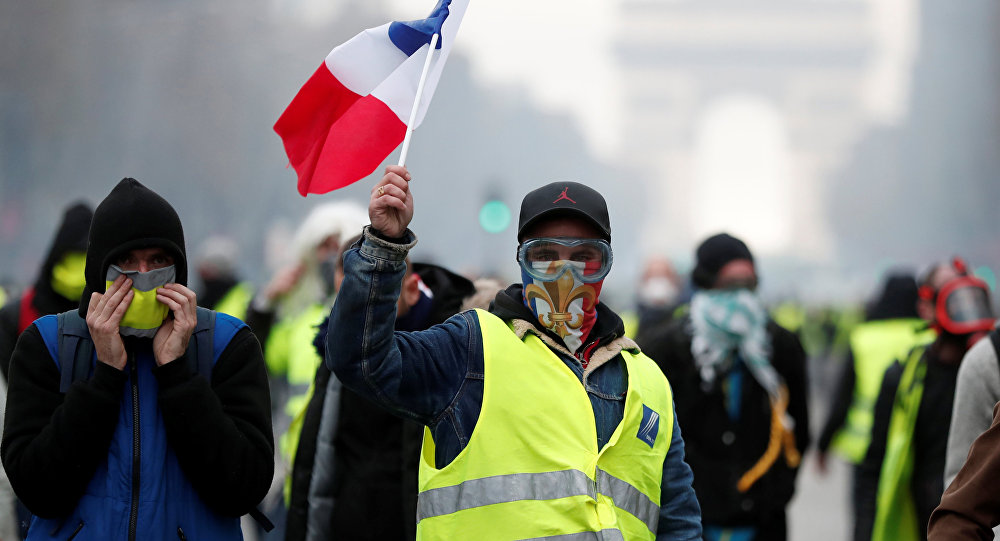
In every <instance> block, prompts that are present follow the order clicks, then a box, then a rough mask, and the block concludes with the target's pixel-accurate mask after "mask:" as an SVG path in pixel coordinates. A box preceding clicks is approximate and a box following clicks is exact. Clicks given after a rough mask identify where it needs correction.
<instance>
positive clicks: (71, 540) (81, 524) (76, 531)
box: [66, 520, 83, 541]
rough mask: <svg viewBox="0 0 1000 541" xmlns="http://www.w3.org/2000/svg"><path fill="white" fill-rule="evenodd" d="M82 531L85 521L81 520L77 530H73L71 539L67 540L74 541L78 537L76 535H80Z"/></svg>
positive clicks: (67, 540)
mask: <svg viewBox="0 0 1000 541" xmlns="http://www.w3.org/2000/svg"><path fill="white" fill-rule="evenodd" d="M82 529H83V521H82V520H81V521H80V524H78V525H77V527H76V529H75V530H73V533H71V534H69V537H67V538H66V541H73V539H74V538H75V537H76V534H78V533H80V530H82Z"/></svg>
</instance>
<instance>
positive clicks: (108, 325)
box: [87, 274, 135, 370]
mask: <svg viewBox="0 0 1000 541" xmlns="http://www.w3.org/2000/svg"><path fill="white" fill-rule="evenodd" d="M134 296H135V294H134V293H133V292H132V280H130V279H129V278H127V277H126V276H125V275H124V274H123V275H121V276H119V277H118V278H116V279H115V281H114V282H112V283H111V287H109V288H108V290H107V291H105V292H104V293H97V292H94V293H92V294H91V295H90V304H89V305H88V306H87V328H88V329H90V338H91V340H93V341H94V351H96V352H97V360H98V361H100V362H102V363H104V364H108V365H111V366H113V367H115V368H117V369H118V370H124V369H125V362H126V361H127V360H128V355H127V354H126V353H125V344H124V343H123V342H122V337H121V335H119V334H118V327H119V325H120V324H121V321H122V317H124V316H125V311H126V310H128V307H129V305H130V304H132V297H134Z"/></svg>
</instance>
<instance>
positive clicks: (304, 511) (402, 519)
mask: <svg viewBox="0 0 1000 541" xmlns="http://www.w3.org/2000/svg"><path fill="white" fill-rule="evenodd" d="M413 272H416V273H417V274H418V275H419V276H420V279H421V281H423V283H424V285H426V286H427V287H428V288H429V289H430V292H431V295H428V294H427V293H426V292H423V291H422V292H421V295H420V299H419V300H418V301H417V304H415V305H414V306H412V307H410V310H409V312H408V313H407V314H406V315H405V316H403V317H398V318H396V330H399V331H418V330H423V329H426V328H428V327H430V326H432V325H436V324H438V323H441V322H443V321H444V320H446V319H448V317H450V316H452V315H454V314H455V313H456V312H458V310H459V307H460V306H461V303H462V300H463V299H464V298H465V297H467V296H469V295H471V294H472V293H474V292H475V288H474V287H473V285H472V282H470V281H469V280H467V279H466V278H463V277H461V276H458V275H457V274H454V273H452V272H450V271H448V270H446V269H444V268H441V267H438V266H436V265H427V264H421V263H414V264H413ZM328 324H329V319H327V320H326V321H325V322H324V323H323V325H321V326H320V332H319V333H318V336H317V346H318V347H319V348H320V355H323V350H324V349H325V345H326V332H327V328H328ZM331 376H332V373H331V372H330V369H329V368H327V366H326V363H323V364H321V365H320V366H319V368H318V369H317V371H316V379H315V382H314V385H313V395H312V398H311V399H310V400H309V405H308V407H307V408H306V414H305V419H304V421H303V426H302V432H301V434H300V436H299V445H298V447H297V449H296V453H295V460H294V462H293V464H292V474H291V475H292V490H291V502H290V504H289V509H288V522H287V526H286V529H285V539H286V540H288V541H293V540H296V541H298V540H304V539H332V538H334V537H336V538H340V539H359V540H360V539H372V540H392V539H413V538H414V537H415V536H416V523H415V517H416V513H417V462H418V460H419V458H420V444H421V441H422V439H423V426H422V425H420V424H419V423H416V422H414V421H410V420H405V419H401V418H399V417H397V416H395V415H393V414H392V413H391V412H390V411H389V410H387V409H385V408H384V407H382V406H380V405H379V404H377V403H375V402H372V401H371V400H369V399H367V398H365V397H363V396H361V395H359V394H357V393H355V392H354V391H351V390H350V389H346V388H343V387H342V386H341V385H340V382H339V381H337V379H336V378H335V377H334V378H332V381H331ZM328 390H330V396H332V397H334V399H335V400H337V402H338V403H337V404H326V403H325V402H326V399H327V397H328ZM324 411H325V412H326V413H325V415H324ZM311 510H312V511H315V512H312V511H311ZM307 532H309V535H307Z"/></svg>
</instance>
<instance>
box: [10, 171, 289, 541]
mask: <svg viewBox="0 0 1000 541" xmlns="http://www.w3.org/2000/svg"><path fill="white" fill-rule="evenodd" d="M85 276H86V287H85V289H84V293H83V296H82V297H81V298H80V302H79V307H78V308H77V309H75V310H70V311H67V312H63V313H61V314H58V315H50V316H45V317H43V318H40V319H38V320H37V321H36V322H35V323H34V324H32V325H30V326H29V327H28V328H27V329H26V330H25V331H24V333H23V334H22V337H21V339H20V340H19V341H18V343H17V346H16V347H15V349H14V354H13V357H12V359H11V366H10V387H9V390H8V398H9V401H8V408H7V417H6V422H5V425H4V433H3V445H2V449H0V453H2V459H3V464H4V467H5V468H6V470H7V473H8V476H9V477H10V481H11V485H13V487H14V491H15V493H16V494H17V495H18V497H19V498H20V499H21V501H22V502H24V504H25V505H26V506H27V507H28V509H29V510H30V511H31V512H32V513H33V514H34V515H35V516H34V517H33V518H32V521H31V525H30V527H29V530H28V537H27V538H28V539H29V540H30V539H50V538H56V539H68V538H74V539H78V540H81V539H102V540H103V539H144V540H145V539H151V540H157V539H176V538H178V537H179V538H180V539H185V538H191V539H240V538H241V534H240V524H239V517H240V516H241V515H243V514H245V513H248V512H250V511H251V510H252V509H253V507H254V505H256V504H257V503H258V502H259V501H260V499H261V498H263V496H264V494H265V493H266V492H267V488H268V486H269V485H270V481H271V476H272V472H273V467H274V463H273V459H272V456H273V449H274V444H273V440H272V434H271V423H270V417H269V411H270V404H269V396H268V387H267V374H266V370H265V367H264V360H263V357H262V355H261V352H260V345H259V344H258V342H257V339H256V338H255V337H254V335H253V333H252V332H251V331H250V329H249V328H248V327H246V325H245V324H244V323H243V322H241V321H240V320H238V319H236V318H233V317H231V316H226V315H224V314H219V313H215V312H212V311H210V310H205V309H202V308H198V307H197V304H196V296H195V294H194V292H193V291H191V290H190V289H188V288H187V286H186V284H187V259H186V254H185V249H184V231H183V228H182V226H181V222H180V218H179V217H178V216H177V213H176V212H175V211H174V209H173V208H172V207H171V206H170V204H169V203H167V201H166V200H164V199H163V198H162V197H160V196H159V195H157V194H156V193H154V192H153V191H151V190H149V189H148V188H146V187H145V186H143V185H142V184H140V183H139V182H138V181H136V180H134V179H131V178H126V179H124V180H122V181H121V182H120V183H119V184H118V185H117V186H116V187H115V188H114V190H112V191H111V193H110V194H109V195H108V196H107V197H106V198H105V199H104V201H102V202H101V204H100V205H99V206H98V207H97V210H96V211H95V213H94V218H93V221H92V223H91V227H90V236H89V243H88V247H87V255H86V270H85Z"/></svg>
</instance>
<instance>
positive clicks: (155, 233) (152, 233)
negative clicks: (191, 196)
mask: <svg viewBox="0 0 1000 541" xmlns="http://www.w3.org/2000/svg"><path fill="white" fill-rule="evenodd" d="M151 247H159V248H163V249H164V250H166V251H167V253H169V254H170V255H171V256H172V257H173V258H174V266H175V268H176V273H177V278H176V281H177V283H178V284H182V285H187V277H188V268H187V256H186V253H185V250H184V228H183V227H181V220H180V217H178V216H177V212H176V211H175V210H174V208H173V207H172V206H170V203H168V202H167V200H166V199H164V198H162V197H160V196H159V195H158V194H157V193H156V192H154V191H152V190H150V189H149V188H147V187H145V186H143V185H142V183H140V182H139V181H138V180H135V179H134V178H125V179H122V181H121V182H119V183H118V185H117V186H115V188H114V189H113V190H111V193H109V194H108V196H107V197H105V198H104V201H101V204H100V205H98V206H97V210H95V211H94V219H93V221H92V222H91V224H90V242H89V244H88V246H87V270H86V277H87V287H86V289H85V290H84V292H83V297H82V298H81V299H80V316H82V317H86V315H87V306H88V304H89V301H90V294H91V293H93V292H98V293H100V292H103V291H104V289H105V280H104V277H105V275H106V274H107V271H108V267H109V266H111V264H112V263H113V262H114V261H115V259H116V258H117V257H119V256H120V255H121V254H123V253H126V252H128V251H129V250H134V249H136V248H151Z"/></svg>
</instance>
